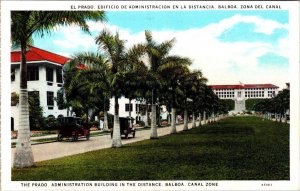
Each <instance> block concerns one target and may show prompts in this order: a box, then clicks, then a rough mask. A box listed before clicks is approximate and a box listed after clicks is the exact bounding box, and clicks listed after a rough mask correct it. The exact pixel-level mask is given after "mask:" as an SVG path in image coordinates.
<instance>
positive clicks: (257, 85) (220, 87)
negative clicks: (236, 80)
mask: <svg viewBox="0 0 300 191" xmlns="http://www.w3.org/2000/svg"><path fill="white" fill-rule="evenodd" d="M209 87H211V88H212V89H246V88H279V87H278V86H275V85H273V84H237V85H210V86H209Z"/></svg>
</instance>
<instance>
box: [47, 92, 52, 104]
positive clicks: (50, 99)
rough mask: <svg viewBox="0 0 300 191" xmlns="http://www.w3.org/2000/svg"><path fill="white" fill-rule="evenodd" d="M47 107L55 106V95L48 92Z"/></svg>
mask: <svg viewBox="0 0 300 191" xmlns="http://www.w3.org/2000/svg"><path fill="white" fill-rule="evenodd" d="M47 105H52V106H53V105H54V93H53V92H47Z"/></svg>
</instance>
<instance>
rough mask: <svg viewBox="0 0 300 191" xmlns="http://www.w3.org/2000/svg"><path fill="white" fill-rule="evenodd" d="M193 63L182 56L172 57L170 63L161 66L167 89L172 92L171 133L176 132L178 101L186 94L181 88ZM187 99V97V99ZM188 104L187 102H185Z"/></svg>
mask: <svg viewBox="0 0 300 191" xmlns="http://www.w3.org/2000/svg"><path fill="white" fill-rule="evenodd" d="M190 64H191V61H190V60H189V59H188V58H182V57H175V56H174V57H172V59H169V61H168V63H167V64H165V65H164V66H163V67H161V69H160V71H161V76H163V79H164V82H165V84H166V88H165V89H169V90H170V94H171V104H170V105H171V108H172V109H171V112H172V121H171V133H176V124H175V115H176V108H178V107H179V106H180V105H179V104H178V101H179V100H180V99H179V97H180V96H181V97H183V96H185V95H186V94H185V93H184V91H183V89H182V88H180V87H182V85H183V83H184V82H183V79H184V76H186V74H187V73H189V69H188V65H190ZM185 100H186V99H185ZM185 105H186V103H185Z"/></svg>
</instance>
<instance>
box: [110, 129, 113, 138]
mask: <svg viewBox="0 0 300 191" xmlns="http://www.w3.org/2000/svg"><path fill="white" fill-rule="evenodd" d="M110 138H111V139H112V138H113V131H112V132H111V133H110Z"/></svg>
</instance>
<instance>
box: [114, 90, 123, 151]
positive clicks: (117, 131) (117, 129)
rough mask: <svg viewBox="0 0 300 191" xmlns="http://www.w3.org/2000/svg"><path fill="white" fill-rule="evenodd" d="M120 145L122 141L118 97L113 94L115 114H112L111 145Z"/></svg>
mask: <svg viewBox="0 0 300 191" xmlns="http://www.w3.org/2000/svg"><path fill="white" fill-rule="evenodd" d="M121 146H122V142H121V130H120V119H119V101H118V97H117V96H115V116H114V127H113V140H112V147H121Z"/></svg>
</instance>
